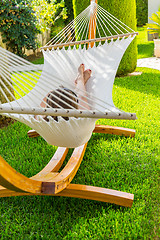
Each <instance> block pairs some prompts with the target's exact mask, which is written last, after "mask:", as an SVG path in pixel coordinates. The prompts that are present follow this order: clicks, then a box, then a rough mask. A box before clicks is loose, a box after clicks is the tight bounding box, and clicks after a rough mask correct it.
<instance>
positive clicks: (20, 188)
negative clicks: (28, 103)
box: [0, 1, 135, 207]
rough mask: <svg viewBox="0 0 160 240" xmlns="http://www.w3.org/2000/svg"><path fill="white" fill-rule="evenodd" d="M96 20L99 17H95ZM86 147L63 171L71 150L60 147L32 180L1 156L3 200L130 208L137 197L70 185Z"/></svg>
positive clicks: (101, 129) (99, 128)
mask: <svg viewBox="0 0 160 240" xmlns="http://www.w3.org/2000/svg"><path fill="white" fill-rule="evenodd" d="M96 2H97V1H96ZM95 17H96V15H95ZM95 22H96V21H95V18H94V19H90V31H91V34H90V36H91V39H94V38H95V35H94V34H95V31H93V26H94V27H95ZM93 132H95V133H105V134H116V135H121V136H125V137H128V136H129V137H134V136H135V130H133V129H126V128H120V127H111V126H105V125H96V127H95V129H94V131H93ZM28 136H29V137H37V136H38V133H36V132H35V131H34V130H30V131H29V132H28ZM86 147H87V143H86V144H84V145H82V146H80V147H77V148H75V149H74V151H73V153H72V156H71V158H70V159H69V161H68V163H67V164H66V166H65V167H64V168H63V170H62V171H60V172H58V171H59V169H60V168H61V166H62V164H63V162H64V160H65V157H66V155H67V152H68V148H63V147H58V149H57V151H56V152H55V154H54V156H53V157H52V159H51V160H50V162H49V163H48V164H47V165H46V166H45V167H44V169H43V170H42V171H40V172H39V173H38V174H36V175H35V176H33V177H31V178H27V177H25V176H24V175H22V174H20V173H18V172H17V171H16V170H15V169H13V168H12V167H11V166H10V165H9V164H8V163H7V162H6V161H5V160H4V159H3V158H2V157H1V156H0V184H1V186H0V197H11V196H27V195H51V196H65V197H76V198H84V199H91V200H96V201H102V202H109V203H114V204H117V205H121V206H125V207H131V206H132V203H133V199H134V195H133V194H130V193H126V192H121V191H116V190H112V189H106V188H101V187H94V186H87V185H79V184H70V182H71V181H72V179H73V178H74V176H75V174H76V173H77V171H78V168H79V167H80V164H81V161H82V159H83V156H84V153H85V150H86Z"/></svg>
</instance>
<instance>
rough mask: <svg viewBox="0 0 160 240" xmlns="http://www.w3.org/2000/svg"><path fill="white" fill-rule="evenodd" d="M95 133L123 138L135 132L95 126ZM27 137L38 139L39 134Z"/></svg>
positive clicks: (127, 129) (29, 134)
mask: <svg viewBox="0 0 160 240" xmlns="http://www.w3.org/2000/svg"><path fill="white" fill-rule="evenodd" d="M93 132H95V133H104V134H114V135H119V136H124V137H134V136H135V133H136V131H135V130H134V129H129V128H123V127H114V126H107V125H96V126H95V129H94V130H93ZM27 134H28V136H29V137H31V138H34V137H38V136H39V134H38V133H37V132H36V131H35V130H30V131H28V133H27Z"/></svg>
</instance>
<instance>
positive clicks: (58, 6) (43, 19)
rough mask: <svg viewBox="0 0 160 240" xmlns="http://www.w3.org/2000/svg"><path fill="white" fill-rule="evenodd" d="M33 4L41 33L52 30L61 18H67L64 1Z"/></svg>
mask: <svg viewBox="0 0 160 240" xmlns="http://www.w3.org/2000/svg"><path fill="white" fill-rule="evenodd" d="M31 4H32V8H33V10H34V12H35V15H36V17H37V28H38V29H39V30H40V31H41V32H45V31H46V30H47V29H50V28H51V27H52V26H53V25H54V23H55V21H57V20H58V19H59V18H61V17H62V18H63V19H66V18H67V12H66V8H65V2H64V0H50V1H47V0H32V2H31Z"/></svg>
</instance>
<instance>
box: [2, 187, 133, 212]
mask: <svg viewBox="0 0 160 240" xmlns="http://www.w3.org/2000/svg"><path fill="white" fill-rule="evenodd" d="M31 195H32V196H33V195H42V196H44V195H49V196H63V197H75V198H83V199H90V200H95V201H101V202H107V203H113V204H116V205H120V206H124V207H132V204H133V200H134V195H133V194H130V193H126V192H121V191H116V190H112V189H107V188H100V187H93V186H87V185H80V184H69V185H68V186H67V187H66V188H65V189H64V190H63V191H61V192H60V193H58V194H45V193H41V194H33V193H24V192H23V193H22V192H14V191H11V190H8V189H6V188H4V187H2V186H0V197H13V196H31Z"/></svg>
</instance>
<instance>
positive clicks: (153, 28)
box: [147, 8, 160, 36]
mask: <svg viewBox="0 0 160 240" xmlns="http://www.w3.org/2000/svg"><path fill="white" fill-rule="evenodd" d="M150 19H151V20H152V21H153V22H152V23H148V24H147V27H148V28H150V30H149V31H150V32H151V33H158V34H159V36H160V8H159V11H158V12H156V13H153V14H152V16H151V18H150Z"/></svg>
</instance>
